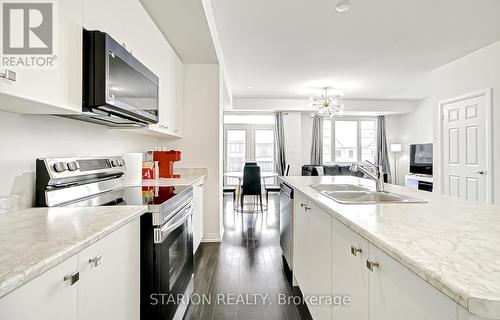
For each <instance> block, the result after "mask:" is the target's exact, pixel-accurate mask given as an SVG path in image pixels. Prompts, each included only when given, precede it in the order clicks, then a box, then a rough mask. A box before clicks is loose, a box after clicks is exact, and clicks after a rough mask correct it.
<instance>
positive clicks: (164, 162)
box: [153, 150, 181, 178]
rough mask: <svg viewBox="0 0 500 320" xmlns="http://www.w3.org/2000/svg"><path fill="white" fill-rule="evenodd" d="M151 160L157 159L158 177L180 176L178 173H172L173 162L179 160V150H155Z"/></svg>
mask: <svg viewBox="0 0 500 320" xmlns="http://www.w3.org/2000/svg"><path fill="white" fill-rule="evenodd" d="M153 160H154V161H158V166H159V167H160V168H159V169H160V170H159V171H160V178H180V176H181V175H180V174H174V162H175V161H180V160H181V152H180V151H175V150H170V151H155V152H154V153H153Z"/></svg>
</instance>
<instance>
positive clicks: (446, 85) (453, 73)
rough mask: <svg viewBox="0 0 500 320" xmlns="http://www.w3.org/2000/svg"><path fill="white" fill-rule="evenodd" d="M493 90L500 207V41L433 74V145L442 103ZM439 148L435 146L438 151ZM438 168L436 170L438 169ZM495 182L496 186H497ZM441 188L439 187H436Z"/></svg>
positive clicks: (437, 136)
mask: <svg viewBox="0 0 500 320" xmlns="http://www.w3.org/2000/svg"><path fill="white" fill-rule="evenodd" d="M489 88H491V89H492V91H493V108H492V109H493V119H492V120H493V121H492V122H493V164H494V166H495V167H496V168H494V169H495V170H494V172H493V177H494V178H493V181H494V188H493V189H494V190H493V191H494V202H495V203H500V184H499V183H498V181H500V168H499V167H498V164H499V163H500V162H499V161H500V139H497V137H499V136H500V99H498V98H497V97H498V94H499V93H500V41H499V42H496V43H494V44H492V45H490V46H488V47H485V48H483V49H481V50H478V51H476V52H474V53H471V54H469V55H467V56H465V57H463V58H460V59H458V60H456V61H454V62H451V63H449V64H447V65H445V66H443V67H441V68H438V69H436V70H434V71H433V72H432V90H433V103H434V112H433V119H434V131H435V133H436V134H435V135H434V141H435V143H438V142H439V140H440V132H439V129H438V124H439V111H438V104H439V102H442V101H446V100H449V99H453V98H456V97H460V96H464V95H467V94H470V93H475V92H479V91H483V90H485V89H489ZM436 147H437V144H436V146H435V149H436ZM436 165H437V166H436ZM439 166H440V157H439V155H438V154H437V157H435V167H436V170H435V175H436V176H437V175H438V174H439V169H440V167H439ZM495 181H496V183H495ZM437 187H438V188H440V184H439V183H438V185H437ZM439 190H440V189H439Z"/></svg>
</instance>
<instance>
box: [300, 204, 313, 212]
mask: <svg viewBox="0 0 500 320" xmlns="http://www.w3.org/2000/svg"><path fill="white" fill-rule="evenodd" d="M300 207H301V208H304V210H306V211H307V210H311V207H308V206H307V204H305V203H301V204H300Z"/></svg>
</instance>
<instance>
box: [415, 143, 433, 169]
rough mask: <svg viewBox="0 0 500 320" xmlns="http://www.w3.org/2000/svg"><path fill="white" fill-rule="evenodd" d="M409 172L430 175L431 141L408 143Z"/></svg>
mask: <svg viewBox="0 0 500 320" xmlns="http://www.w3.org/2000/svg"><path fill="white" fill-rule="evenodd" d="M410 173H415V174H428V175H432V143H425V144H411V145H410Z"/></svg>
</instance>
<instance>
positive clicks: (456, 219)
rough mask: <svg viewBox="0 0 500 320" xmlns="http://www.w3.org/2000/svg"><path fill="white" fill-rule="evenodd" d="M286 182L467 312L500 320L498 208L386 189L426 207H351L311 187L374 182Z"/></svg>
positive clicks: (334, 179)
mask: <svg viewBox="0 0 500 320" xmlns="http://www.w3.org/2000/svg"><path fill="white" fill-rule="evenodd" d="M282 180H283V181H285V182H286V183H287V184H289V185H291V186H292V187H294V188H295V189H296V190H298V191H300V192H301V193H303V194H305V195H306V196H308V197H309V198H311V200H312V201H313V202H315V203H316V204H317V205H318V206H320V207H322V208H323V209H325V210H326V211H327V212H329V213H331V214H332V216H333V217H335V218H336V219H338V220H339V221H341V222H342V223H344V224H345V225H347V226H348V227H349V228H351V229H352V230H354V231H355V232H357V233H359V234H360V235H361V236H363V237H364V238H366V239H367V240H368V241H370V242H371V243H372V244H374V245H375V246H377V247H379V248H380V249H382V250H383V251H384V252H386V253H387V254H388V255H390V256H391V257H393V258H394V259H396V260H397V261H399V262H400V263H401V264H403V265H404V266H405V267H407V268H408V269H410V270H411V271H413V272H414V273H415V274H416V275H418V276H419V277H421V278H422V279H424V280H425V281H427V282H428V283H429V284H431V285H432V286H433V287H435V288H437V289H438V290H440V291H441V292H443V293H444V294H445V295H447V296H448V297H449V298H451V299H452V300H454V301H455V302H457V303H459V304H460V305H462V306H463V307H464V308H466V309H467V310H469V312H471V313H473V314H476V315H478V316H481V317H488V318H494V319H500V207H498V206H492V205H486V204H478V203H474V202H468V201H465V200H460V199H455V198H450V197H446V196H442V195H437V194H433V193H429V192H424V191H418V190H412V189H408V188H405V187H399V186H395V185H387V184H386V191H389V192H395V193H399V194H405V195H408V196H412V197H416V198H420V199H424V200H426V201H427V203H424V204H422V203H418V204H401V203H393V204H363V205H352V204H350V205H347V204H340V203H337V202H335V201H334V200H332V199H329V198H327V197H326V196H324V195H322V194H321V193H320V192H318V191H317V190H315V189H313V188H311V187H310V185H311V184H316V183H324V184H334V183H348V184H364V185H368V186H374V183H373V181H370V180H366V179H360V178H356V177H350V176H336V177H333V176H320V177H283V178H282Z"/></svg>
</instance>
